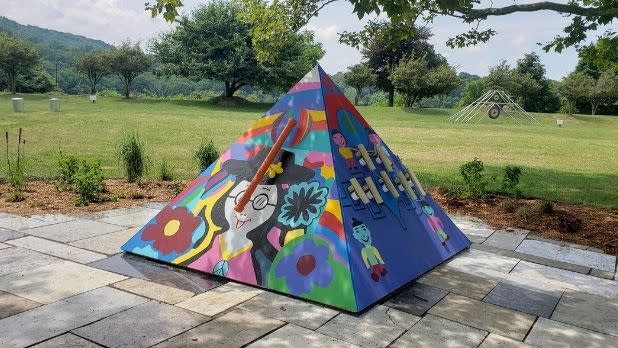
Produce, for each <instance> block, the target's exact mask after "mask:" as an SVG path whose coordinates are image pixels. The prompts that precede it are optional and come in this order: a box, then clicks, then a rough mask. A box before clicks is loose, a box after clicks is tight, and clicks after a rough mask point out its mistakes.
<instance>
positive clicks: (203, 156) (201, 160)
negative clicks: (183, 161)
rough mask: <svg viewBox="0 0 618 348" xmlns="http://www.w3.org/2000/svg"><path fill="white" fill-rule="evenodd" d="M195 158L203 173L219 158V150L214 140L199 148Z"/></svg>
mask: <svg viewBox="0 0 618 348" xmlns="http://www.w3.org/2000/svg"><path fill="white" fill-rule="evenodd" d="M193 157H195V160H196V161H197V164H198V165H199V167H200V172H202V171H204V169H206V168H208V166H210V165H211V164H212V163H213V162H214V161H216V160H217V159H218V158H219V150H217V148H216V147H215V144H214V143H213V142H212V140H209V141H203V142H202V143H201V144H200V146H199V147H198V148H197V151H195V154H194V155H193Z"/></svg>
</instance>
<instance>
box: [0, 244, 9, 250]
mask: <svg viewBox="0 0 618 348" xmlns="http://www.w3.org/2000/svg"><path fill="white" fill-rule="evenodd" d="M10 247H11V246H10V245H8V244H4V243H0V249H6V248H10Z"/></svg>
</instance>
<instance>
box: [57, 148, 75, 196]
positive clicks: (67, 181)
mask: <svg viewBox="0 0 618 348" xmlns="http://www.w3.org/2000/svg"><path fill="white" fill-rule="evenodd" d="M56 164H57V165H58V173H57V176H58V182H57V183H56V188H57V189H58V190H60V191H69V190H71V189H72V187H73V180H74V177H75V173H76V172H77V169H78V167H79V159H78V158H77V157H75V156H73V155H67V154H65V153H64V152H62V151H60V153H59V154H58V158H57V160H56Z"/></svg>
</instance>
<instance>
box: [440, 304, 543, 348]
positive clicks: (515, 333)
mask: <svg viewBox="0 0 618 348" xmlns="http://www.w3.org/2000/svg"><path fill="white" fill-rule="evenodd" d="M429 313H430V314H433V315H437V316H440V317H442V318H446V319H450V320H453V321H456V322H458V323H462V324H465V325H470V326H473V327H476V328H477V329H481V330H485V331H489V332H493V333H497V334H499V335H502V336H505V337H509V338H512V339H515V340H518V341H521V340H523V339H524V337H525V336H526V333H527V332H528V330H529V329H530V327H531V326H532V324H534V319H535V317H534V316H532V315H529V314H524V313H520V312H516V311H513V310H510V309H506V308H503V307H499V306H495V305H492V304H489V303H485V302H481V301H478V300H474V299H471V298H468V297H464V296H460V295H455V294H448V295H446V297H445V298H443V299H442V300H441V301H440V302H438V304H436V305H435V306H433V307H432V308H431V309H430V310H429Z"/></svg>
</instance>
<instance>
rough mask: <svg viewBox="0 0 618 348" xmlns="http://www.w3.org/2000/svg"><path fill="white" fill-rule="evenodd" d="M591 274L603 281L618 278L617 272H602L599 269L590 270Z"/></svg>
mask: <svg viewBox="0 0 618 348" xmlns="http://www.w3.org/2000/svg"><path fill="white" fill-rule="evenodd" d="M589 274H590V275H591V276H593V277H597V278H603V279H614V277H615V276H616V272H609V271H601V270H599V269H594V268H593V269H591V270H590V273H589Z"/></svg>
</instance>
